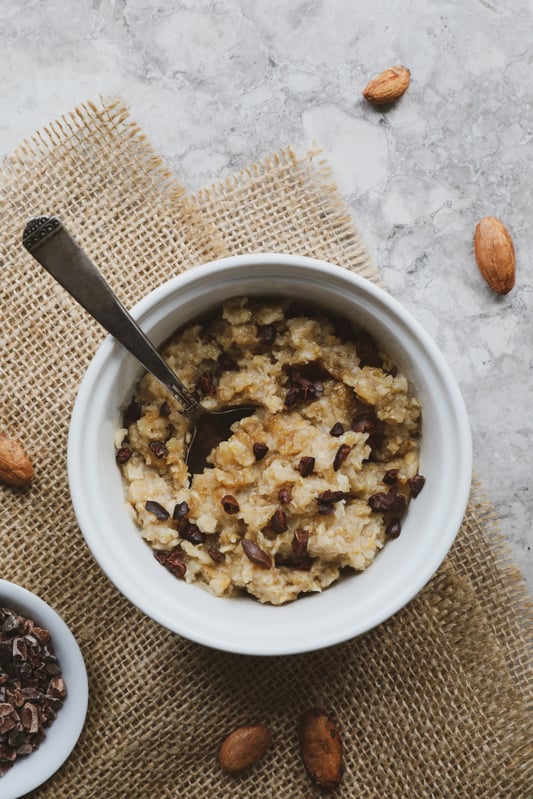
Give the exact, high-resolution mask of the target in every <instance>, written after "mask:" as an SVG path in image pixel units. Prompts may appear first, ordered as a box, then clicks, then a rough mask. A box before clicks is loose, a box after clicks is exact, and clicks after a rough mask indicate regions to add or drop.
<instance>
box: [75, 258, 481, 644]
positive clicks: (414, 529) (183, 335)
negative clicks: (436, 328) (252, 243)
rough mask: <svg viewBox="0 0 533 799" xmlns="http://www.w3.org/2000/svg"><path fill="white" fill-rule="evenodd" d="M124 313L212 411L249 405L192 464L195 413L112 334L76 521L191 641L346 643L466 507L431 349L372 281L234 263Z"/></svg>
mask: <svg viewBox="0 0 533 799" xmlns="http://www.w3.org/2000/svg"><path fill="white" fill-rule="evenodd" d="M133 315H134V316H135V317H136V318H137V320H138V322H139V324H140V325H141V327H143V329H144V330H145V331H146V332H147V334H148V335H149V337H150V338H151V339H152V341H153V342H154V344H156V346H158V347H159V348H160V349H161V352H162V354H163V357H164V358H165V359H166V360H167V362H168V363H169V364H170V366H171V367H172V368H173V369H174V370H175V371H176V373H177V374H178V375H179V376H180V378H181V379H182V380H183V382H184V383H185V384H186V385H187V386H188V388H189V389H190V390H191V391H193V392H195V393H196V395H197V397H198V399H199V400H200V401H201V403H202V404H203V405H204V407H205V408H207V409H211V410H218V409H220V408H224V407H230V406H234V405H246V406H252V407H254V408H255V411H254V413H253V414H251V415H248V416H246V417H244V418H242V419H241V420H240V421H238V422H236V423H235V424H234V425H233V427H232V431H231V435H230V436H229V438H228V439H227V440H224V441H222V442H220V443H219V444H218V445H217V446H215V447H214V448H213V450H212V451H211V453H210V455H209V457H208V462H207V464H206V468H205V469H204V470H203V472H202V473H200V474H194V475H190V474H189V472H188V468H187V464H186V455H187V449H188V445H189V441H190V436H191V425H190V422H189V421H188V419H187V418H186V417H185V416H184V415H183V413H182V412H181V409H180V406H179V404H178V403H177V401H175V400H174V399H173V398H172V397H170V396H169V394H168V392H167V391H166V389H164V388H163V387H162V386H161V385H160V384H159V383H158V381H157V380H156V379H155V378H153V377H152V376H151V375H146V374H145V373H144V372H143V369H142V367H140V366H139V364H138V363H137V362H136V361H135V359H134V358H133V357H132V356H131V355H129V354H128V353H126V352H125V351H124V350H123V349H122V348H121V346H120V345H119V344H118V343H117V342H115V341H114V340H113V339H112V338H111V337H109V338H108V339H107V340H106V341H105V342H104V344H103V345H102V347H101V348H100V350H99V351H98V353H97V354H96V356H95V358H94V360H93V362H92V363H91V365H90V367H89V369H88V371H87V374H86V376H85V378H84V380H83V382H82V385H81V388H80V392H79V395H78V398H77V400H76V404H75V408H74V412H73V415H72V421H71V428H70V435H69V454H68V466H69V480H70V486H71V493H72V499H73V504H74V508H75V511H76V514H77V517H78V521H79V524H80V527H81V530H82V532H83V534H84V536H85V538H86V540H87V543H88V545H89V547H90V548H91V550H92V552H93V555H94V556H95V558H96V560H97V561H98V562H99V564H100V565H101V567H102V568H103V569H104V570H105V572H106V573H107V575H108V576H109V578H110V579H111V580H112V581H113V582H114V583H115V585H117V587H118V588H119V589H120V590H121V591H122V592H123V593H124V594H125V595H126V596H127V597H128V598H129V599H130V600H131V601H132V602H133V603H134V604H136V605H137V606H138V607H139V608H140V609H141V610H143V611H144V612H145V613H147V614H148V615H149V616H150V617H152V618H154V619H155V620H156V621H158V622H159V623H161V624H162V625H164V626H165V627H167V628H169V629H171V630H173V631H174V632H176V633H178V634H180V635H184V636H186V637H188V638H190V639H192V640H195V641H198V642H200V643H203V644H206V645H209V646H212V647H215V648H219V649H224V650H229V651H235V652H245V653H251V654H287V653H291V652H300V651H306V650H310V649H316V648H320V647H324V646H328V645H331V644H334V643H338V642H340V641H343V640H346V639H348V638H352V637H354V636H356V635H358V634H360V633H362V632H364V631H366V630H368V629H370V628H371V627H373V626H375V625H376V624H379V623H380V622H382V621H384V620H385V619H386V618H388V617H389V616H390V615H392V614H393V613H394V612H396V611H397V610H398V609H399V608H401V607H402V606H403V605H404V604H405V603H406V602H408V601H409V599H411V598H412V597H413V596H414V595H415V594H416V593H417V592H418V591H419V590H420V588H422V586H423V585H425V583H426V582H427V581H428V580H429V579H430V578H431V576H432V575H433V574H434V573H435V571H436V570H437V569H438V567H439V565H440V564H441V562H442V560H443V558H444V557H445V555H446V553H447V551H448V549H449V547H450V546H451V544H452V542H453V539H454V537H455V535H456V533H457V530H458V528H459V525H460V523H461V520H462V516H463V514H464V510H465V507H466V502H467V498H468V493H469V487H470V478H471V440H470V433H469V426H468V420H467V417H466V412H465V409H464V404H463V401H462V398H461V395H460V392H459V389H458V387H457V385H456V382H455V380H454V378H453V375H452V373H451V371H450V369H449V367H448V366H447V364H446V363H445V361H444V359H443V357H442V355H441V354H440V352H439V350H438V349H437V348H436V346H435V345H434V343H433V342H432V341H431V340H430V338H429V337H428V335H427V334H426V333H425V331H424V330H423V329H422V328H421V327H420V325H419V324H418V323H417V322H416V320H415V319H413V317H412V316H411V315H410V314H409V313H407V311H406V310H405V309H404V308H402V306H400V305H399V304H398V303H397V302H396V301H395V300H394V299H393V298H391V297H390V296H389V295H388V294H387V293H386V292H384V291H383V290H381V289H380V288H378V287H376V286H374V285H373V284H371V283H370V282H369V281H367V280H365V279H363V278H360V277H359V276H357V275H354V274H352V273H351V272H349V271H347V270H345V269H342V268H340V267H336V266H335V265H332V264H327V263H324V262H321V261H316V260H313V259H309V258H305V257H297V256H287V255H269V254H266V255H250V256H236V257H233V258H227V259H223V260H221V261H217V262H213V263H210V264H205V265H202V266H198V267H195V268H194V269H192V270H190V271H189V272H187V273H184V274H181V275H178V276H177V277H176V278H173V279H172V280H170V281H169V282H168V283H167V284H165V285H164V286H161V287H160V288H158V289H156V290H155V291H154V292H152V293H151V294H150V295H149V296H148V297H146V298H144V299H143V300H141V302H140V303H139V304H138V305H137V306H136V307H135V308H134V309H133Z"/></svg>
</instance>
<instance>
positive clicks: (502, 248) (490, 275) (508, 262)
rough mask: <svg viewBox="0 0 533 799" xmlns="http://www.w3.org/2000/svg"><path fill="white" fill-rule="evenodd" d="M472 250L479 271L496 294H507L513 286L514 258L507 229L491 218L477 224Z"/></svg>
mask: <svg viewBox="0 0 533 799" xmlns="http://www.w3.org/2000/svg"><path fill="white" fill-rule="evenodd" d="M474 250H475V254H476V261H477V265H478V267H479V271H480V272H481V274H482V275H483V277H484V278H485V280H486V281H487V283H488V284H489V286H490V287H491V289H492V290H493V291H496V292H497V293H498V294H507V293H508V292H509V291H511V289H512V288H513V286H514V284H515V274H516V258H515V251H514V245H513V240H512V238H511V234H510V233H509V231H508V230H507V228H506V227H505V226H504V225H503V224H502V223H501V222H500V220H499V219H495V218H494V217H493V216H486V217H485V218H484V219H482V220H481V222H478V224H477V227H476V232H475V235H474Z"/></svg>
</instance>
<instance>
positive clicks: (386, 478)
mask: <svg viewBox="0 0 533 799" xmlns="http://www.w3.org/2000/svg"><path fill="white" fill-rule="evenodd" d="M383 482H384V483H385V484H386V485H388V486H392V485H395V484H396V483H397V482H398V469H387V471H386V472H385V474H384V475H383Z"/></svg>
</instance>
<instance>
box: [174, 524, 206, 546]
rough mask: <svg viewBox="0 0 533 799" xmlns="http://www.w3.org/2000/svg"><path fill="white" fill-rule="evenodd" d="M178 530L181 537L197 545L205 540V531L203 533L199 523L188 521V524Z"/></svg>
mask: <svg viewBox="0 0 533 799" xmlns="http://www.w3.org/2000/svg"><path fill="white" fill-rule="evenodd" d="M178 532H179V534H180V537H181V538H184V539H185V541H189V542H190V543H191V544H194V545H195V546H197V545H198V544H203V543H204V542H205V533H202V531H201V530H200V528H199V527H198V525H197V524H192V523H189V522H187V524H185V525H184V526H183V527H180V528H179V530H178Z"/></svg>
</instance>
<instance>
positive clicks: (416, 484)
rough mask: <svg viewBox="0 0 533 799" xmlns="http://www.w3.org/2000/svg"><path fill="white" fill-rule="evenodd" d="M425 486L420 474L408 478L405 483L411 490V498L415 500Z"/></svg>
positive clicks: (424, 479) (423, 478)
mask: <svg viewBox="0 0 533 799" xmlns="http://www.w3.org/2000/svg"><path fill="white" fill-rule="evenodd" d="M425 484H426V478H425V477H423V476H422V475H421V474H415V476H414V477H410V478H409V480H408V481H407V485H408V486H409V488H410V489H411V496H412V498H413V499H415V498H416V497H417V496H418V495H419V494H420V492H421V491H422V489H423V488H424V486H425Z"/></svg>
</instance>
